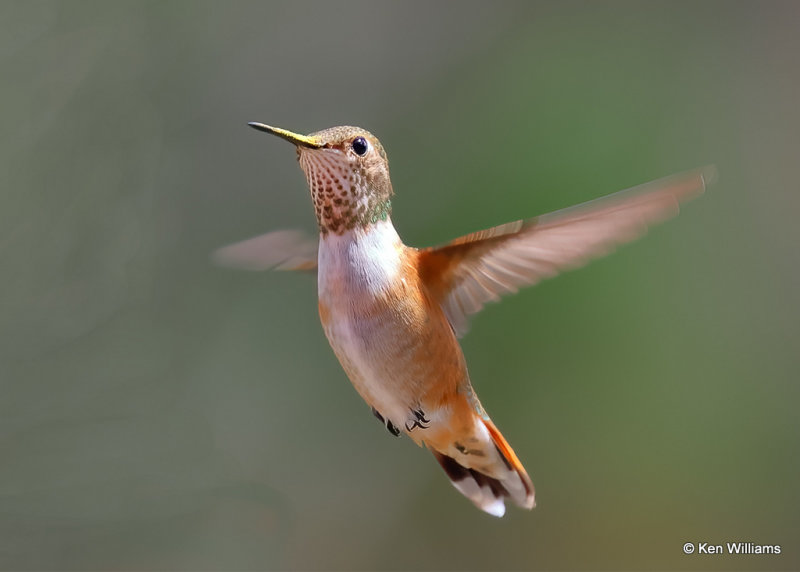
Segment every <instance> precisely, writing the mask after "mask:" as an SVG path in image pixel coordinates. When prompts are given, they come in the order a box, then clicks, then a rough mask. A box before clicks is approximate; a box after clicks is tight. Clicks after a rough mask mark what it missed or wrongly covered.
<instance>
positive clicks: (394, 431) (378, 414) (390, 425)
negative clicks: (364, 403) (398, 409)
mask: <svg viewBox="0 0 800 572" xmlns="http://www.w3.org/2000/svg"><path fill="white" fill-rule="evenodd" d="M372 414H373V415H374V416H375V417H376V418H377V419H378V421H380V422H381V423H383V424H384V425H385V426H386V430H387V431H389V433H391V434H392V435H394V436H395V437H399V436H400V429H398V428H397V427H396V426H395V424H394V423H392V420H391V419H385V418H384V417H383V415H381V412H380V411H378V410H377V409H375V408H374V407H373V408H372Z"/></svg>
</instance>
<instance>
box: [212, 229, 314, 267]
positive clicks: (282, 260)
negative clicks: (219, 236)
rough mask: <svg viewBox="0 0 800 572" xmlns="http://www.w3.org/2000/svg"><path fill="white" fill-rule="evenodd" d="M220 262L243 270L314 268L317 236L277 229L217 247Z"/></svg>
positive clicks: (218, 262) (215, 254) (216, 254)
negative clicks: (312, 236)
mask: <svg viewBox="0 0 800 572" xmlns="http://www.w3.org/2000/svg"><path fill="white" fill-rule="evenodd" d="M211 258H212V260H213V261H214V262H215V263H217V264H219V265H220V266H228V267H230V268H239V269H242V270H269V269H275V270H314V269H315V268H316V267H317V239H316V238H311V237H310V236H308V235H307V234H305V233H304V232H301V231H298V230H276V231H274V232H268V233H267V234H262V235H260V236H256V237H253V238H250V239H247V240H243V241H242V242H237V243H235V244H231V245H230V246H224V247H222V248H220V249H218V250H215V251H214V253H213V254H212V255H211Z"/></svg>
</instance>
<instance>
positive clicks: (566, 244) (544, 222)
mask: <svg viewBox="0 0 800 572" xmlns="http://www.w3.org/2000/svg"><path fill="white" fill-rule="evenodd" d="M715 177H716V168H715V167H714V166H711V165H710V166H706V167H703V168H700V169H696V170H694V171H687V172H685V173H680V174H677V175H672V176H670V177H666V178H664V179H659V180H657V181H653V182H650V183H645V184H643V185H639V186H636V187H633V188H631V189H627V190H625V191H620V192H618V193H614V194H611V195H608V196H606V197H602V198H599V199H595V200H593V201H589V202H587V203H583V204H580V205H577V206H573V207H570V208H566V209H563V210H559V211H555V212H553V213H550V214H546V215H543V216H539V217H536V218H531V219H527V220H518V221H515V222H510V223H507V224H503V225H500V226H496V227H494V228H490V229H487V230H482V231H479V232H474V233H472V234H468V235H466V236H462V237H460V238H457V239H455V240H454V241H452V242H450V243H448V244H446V245H444V246H440V247H435V248H427V249H424V250H420V252H419V256H420V258H419V260H420V273H421V276H422V279H423V281H424V282H425V284H426V285H427V286H428V288H429V289H430V291H431V292H432V294H433V295H434V297H435V298H436V299H438V300H439V301H440V303H441V305H442V308H443V309H444V311H445V314H446V315H447V317H448V319H449V320H450V324H451V325H452V326H453V329H454V330H455V332H456V334H457V335H459V336H461V335H463V334H465V333H466V331H467V329H468V323H467V316H468V315H469V314H474V313H475V312H477V311H479V310H480V309H481V308H482V307H483V305H484V304H486V303H487V302H491V301H495V300H499V299H500V295H502V294H506V293H510V292H516V291H517V290H518V289H519V288H520V287H523V286H531V285H533V284H536V283H537V282H539V281H540V280H543V279H544V278H549V277H551V276H555V275H556V274H558V273H559V272H560V271H562V270H567V269H572V268H577V267H579V266H582V265H583V264H585V263H587V262H588V261H589V260H590V259H592V258H595V257H598V256H603V255H605V254H609V253H610V252H612V251H613V250H614V247H615V246H616V245H618V244H621V243H625V242H629V241H632V240H634V239H636V238H638V237H640V236H641V235H643V234H644V233H645V232H646V231H647V228H648V226H649V225H652V224H655V223H658V222H661V221H663V220H665V219H667V218H670V217H672V216H674V215H676V214H677V213H678V203H679V202H681V201H685V200H688V199H691V198H694V197H696V196H697V195H699V194H701V193H702V192H703V191H704V190H705V187H706V185H708V184H710V183H711V182H712V181H713V179H714V178H715Z"/></svg>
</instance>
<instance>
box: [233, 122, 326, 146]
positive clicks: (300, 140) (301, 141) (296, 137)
mask: <svg viewBox="0 0 800 572" xmlns="http://www.w3.org/2000/svg"><path fill="white" fill-rule="evenodd" d="M248 125H249V126H250V127H252V128H253V129H258V130H259V131H264V132H265V133H272V134H273V135H277V136H278V137H280V138H281V139H286V140H287V141H288V142H289V143H294V144H295V145H299V146H301V147H309V148H311V149H319V148H320V147H322V145H321V144H320V143H319V141H318V140H317V138H316V137H309V136H308V135H300V134H298V133H292V132H291V131H287V130H286V129H281V128H280V127H270V126H269V125H264V124H263V123H256V122H252V121H251V122H250V123H248Z"/></svg>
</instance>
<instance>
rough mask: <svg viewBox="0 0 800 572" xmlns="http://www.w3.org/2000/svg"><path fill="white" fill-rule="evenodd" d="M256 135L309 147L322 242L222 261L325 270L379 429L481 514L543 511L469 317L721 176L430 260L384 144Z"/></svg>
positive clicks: (611, 200)
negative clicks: (440, 474)
mask: <svg viewBox="0 0 800 572" xmlns="http://www.w3.org/2000/svg"><path fill="white" fill-rule="evenodd" d="M249 125H250V126H251V127H253V128H255V129H258V130H260V131H265V132H267V133H271V134H273V135H277V136H278V137H280V138H282V139H285V140H286V141H289V142H290V143H293V144H294V145H295V147H296V148H297V157H298V160H299V162H300V167H301V168H302V170H303V172H304V173H305V176H306V179H307V181H308V186H309V188H310V190H311V200H312V202H313V204H314V210H315V212H316V217H317V225H318V227H319V240H318V241H317V240H313V239H311V238H308V237H306V236H305V235H303V234H302V233H300V232H297V231H276V232H272V233H268V234H266V235H262V236H259V237H255V238H252V239H249V240H245V241H244V242H240V243H237V244H234V245H231V246H228V247H225V248H222V249H220V250H218V251H217V252H216V253H215V257H216V259H217V260H218V261H219V262H221V263H223V264H227V265H232V266H238V267H245V268H250V269H267V268H277V269H284V270H310V269H313V268H314V267H317V280H318V290H319V316H320V320H321V322H322V326H323V328H324V330H325V335H326V336H327V338H328V341H329V342H330V345H331V347H332V348H333V351H334V352H335V353H336V357H337V358H339V362H340V363H341V365H342V367H343V368H344V370H345V372H346V373H347V376H348V377H349V378H350V380H351V381H352V383H353V385H354V386H355V388H356V390H357V391H358V393H359V394H360V395H361V397H363V398H364V400H365V401H366V402H367V404H368V405H369V406H370V407H371V408H372V412H373V414H374V415H375V417H377V418H378V420H380V422H381V423H383V424H384V425H385V427H386V428H387V429H388V430H389V432H390V433H391V434H393V435H395V436H397V435H400V434H401V433H405V434H406V435H408V436H409V437H411V439H412V440H414V441H415V442H416V443H417V444H418V445H425V446H426V447H427V448H428V449H429V450H430V451H431V452H432V453H433V456H434V457H435V458H436V460H437V461H438V462H439V464H440V465H441V466H442V468H443V469H444V470H445V472H446V473H447V476H448V477H449V478H450V480H451V481H452V483H453V485H454V486H455V487H456V489H458V490H459V491H460V492H461V493H462V494H463V495H464V496H466V497H467V498H468V499H469V500H471V501H472V502H473V503H474V504H475V505H476V506H477V507H478V508H480V509H481V510H483V511H486V512H487V513H489V514H492V515H494V516H498V517H499V516H503V514H504V513H505V502H504V501H505V498H506V497H508V498H509V499H510V500H511V501H513V502H514V504H516V505H518V506H520V507H522V508H526V509H531V508H533V507H534V505H535V502H534V488H533V483H532V482H531V479H530V477H528V473H527V472H526V471H525V468H524V467H523V466H522V463H520V461H519V459H518V458H517V455H516V454H515V453H514V451H513V449H512V448H511V446H510V445H509V444H508V442H507V441H506V440H505V438H504V437H503V435H502V434H501V433H500V431H499V430H498V429H497V427H496V426H495V425H494V423H492V421H491V419H490V418H489V416H488V415H487V414H486V411H485V410H484V409H483V407H482V406H481V403H480V401H479V400H478V397H477V395H475V391H474V389H473V388H472V384H471V383H470V378H469V374H468V372H467V364H466V362H465V360H464V354H463V353H462V351H461V347H460V345H459V342H458V337H460V336H463V335H464V334H465V333H466V331H467V317H468V315H470V314H474V313H475V312H477V311H479V310H480V309H481V308H482V307H483V305H484V304H485V303H487V302H490V301H494V300H497V299H499V297H500V295H501V294H507V293H510V292H516V291H517V289H518V288H519V287H521V286H529V285H532V284H535V283H537V282H539V281H540V280H542V279H544V278H548V277H551V276H555V275H556V274H557V273H558V272H560V271H561V270H563V269H568V268H575V267H577V266H580V265H582V264H584V263H585V262H587V261H588V260H589V259H590V258H592V257H596V256H601V255H604V254H607V253H609V252H610V251H611V250H613V248H614V246H615V245H616V244H619V243H623V242H627V241H630V240H633V239H635V238H637V237H638V236H640V235H642V234H643V233H644V232H645V231H646V229H647V226H648V225H649V224H653V223H656V222H659V221H661V220H664V219H666V218H668V217H670V216H672V215H675V214H676V213H677V212H678V203H679V202H680V201H683V200H687V199H690V198H692V197H695V196H697V195H699V194H700V193H702V192H703V190H704V189H705V186H706V184H707V183H708V182H709V181H710V180H711V178H713V177H714V174H715V168H714V167H713V166H708V167H704V168H702V169H697V170H695V171H689V172H686V173H683V174H679V175H674V176H672V177H668V178H665V179H661V180H658V181H655V182H651V183H647V184H644V185H641V186H639V187H634V188H632V189H629V190H627V191H621V192H619V193H615V194H612V195H609V196H607V197H604V198H601V199H597V200H594V201H591V202H588V203H585V204H582V205H579V206H576V207H572V208H568V209H565V210H561V211H557V212H554V213H551V214H548V215H544V216H540V217H536V218H531V219H527V220H519V221H516V222H510V223H507V224H503V225H500V226H496V227H494V228H490V229H487V230H483V231H479V232H475V233H472V234H468V235H466V236H462V237H461V238H457V239H455V240H453V241H452V242H450V243H448V244H445V245H443V246H439V247H433V248H423V249H417V248H412V247H409V246H406V245H405V244H404V243H403V241H402V240H401V239H400V237H399V236H398V234H397V232H396V231H395V229H394V226H393V225H392V221H391V218H390V214H391V207H392V203H391V199H392V195H393V190H392V182H391V180H390V178H389V162H388V159H387V156H386V152H385V151H384V149H383V146H382V145H381V143H380V142H379V141H378V139H377V138H376V137H375V136H373V135H372V134H371V133H369V132H367V131H365V130H364V129H361V128H359V127H332V128H330V129H325V130H323V131H318V132H316V133H312V134H310V135H299V134H297V133H292V132H291V131H287V130H285V129H280V128H277V127H270V126H269V125H264V124H261V123H250V124H249ZM495 192H497V191H495Z"/></svg>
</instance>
